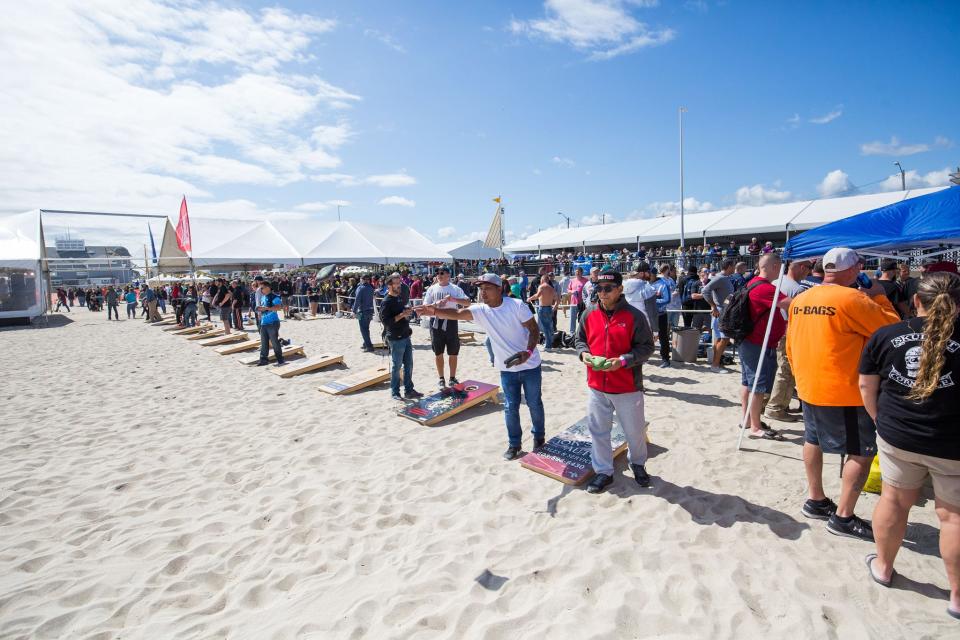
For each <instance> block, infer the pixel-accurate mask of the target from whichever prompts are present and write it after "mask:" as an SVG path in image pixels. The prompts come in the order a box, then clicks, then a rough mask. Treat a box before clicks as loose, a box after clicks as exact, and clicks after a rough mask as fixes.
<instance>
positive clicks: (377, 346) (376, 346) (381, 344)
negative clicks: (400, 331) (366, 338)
mask: <svg viewBox="0 0 960 640" xmlns="http://www.w3.org/2000/svg"><path fill="white" fill-rule="evenodd" d="M371 344H372V345H373V348H374V349H386V348H387V343H386V342H383V341H382V340H381V341H380V342H372V343H371Z"/></svg>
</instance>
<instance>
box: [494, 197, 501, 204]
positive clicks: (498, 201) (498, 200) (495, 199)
mask: <svg viewBox="0 0 960 640" xmlns="http://www.w3.org/2000/svg"><path fill="white" fill-rule="evenodd" d="M493 201H494V202H496V203H497V204H500V196H497V197H496V198H494V199H493Z"/></svg>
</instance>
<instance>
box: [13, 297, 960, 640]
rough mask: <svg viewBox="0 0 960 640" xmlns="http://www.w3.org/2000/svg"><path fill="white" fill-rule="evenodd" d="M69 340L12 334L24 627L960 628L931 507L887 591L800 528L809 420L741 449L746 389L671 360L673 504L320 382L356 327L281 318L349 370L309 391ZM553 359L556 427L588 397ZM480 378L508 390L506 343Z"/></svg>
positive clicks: (802, 632) (231, 362) (266, 375)
mask: <svg viewBox="0 0 960 640" xmlns="http://www.w3.org/2000/svg"><path fill="white" fill-rule="evenodd" d="M51 325H52V326H50V327H49V328H29V329H8V330H2V331H0V345H2V349H0V371H2V372H3V373H2V382H3V384H2V391H0V393H2V396H3V411H2V413H0V637H2V638H5V639H15V638H39V639H42V638H81V639H91V640H92V639H97V640H101V639H103V640H105V639H107V638H124V639H131V638H149V639H151V640H155V639H160V638H178V639H179V638H231V639H233V638H237V639H241V638H242V639H256V640H261V639H273V638H323V639H327V638H377V639H379V638H457V639H459V638H491V639H497V638H504V639H506V638H510V639H514V638H547V637H549V638H560V639H563V638H577V639H578V640H587V639H592V638H595V639H601V638H603V639H606V638H653V637H658V638H759V637H773V638H786V637H790V638H839V637H842V638H844V640H852V639H857V638H863V639H867V638H911V639H913V638H946V637H957V633H958V627H957V623H956V621H953V620H950V619H949V618H948V617H947V615H946V614H945V608H946V604H947V603H946V600H945V598H946V591H945V589H946V586H947V581H946V576H945V575H944V569H943V565H942V563H941V561H940V558H939V555H938V551H937V529H936V517H935V515H934V512H933V504H932V500H927V501H925V503H924V504H923V505H922V506H918V507H915V508H914V510H913V511H912V512H911V517H910V520H911V525H910V528H909V530H908V538H909V539H910V542H908V543H907V544H905V546H904V549H903V551H901V553H900V556H899V558H898V561H897V570H898V572H899V573H900V575H901V577H900V578H898V579H897V581H896V583H895V588H894V589H890V590H885V589H883V588H881V587H879V586H877V585H875V584H874V583H872V582H871V581H870V580H869V578H868V576H867V571H866V568H865V566H864V563H863V557H864V555H865V554H867V553H868V552H870V551H872V550H873V546H872V545H870V544H867V543H864V542H858V541H853V540H848V539H842V538H837V537H834V536H832V535H830V534H828V533H827V532H826V530H825V528H824V524H825V523H823V522H820V521H812V520H806V519H805V518H803V517H802V516H801V515H800V507H801V505H802V503H803V500H804V498H805V486H804V485H805V482H804V475H803V466H802V462H801V460H800V452H801V448H800V442H801V437H802V427H801V426H800V425H783V424H777V426H783V427H785V429H786V435H787V438H788V441H787V442H782V443H772V442H762V443H757V442H754V441H749V440H746V439H745V440H744V446H745V449H744V450H743V451H742V452H740V453H735V451H734V446H735V442H736V435H737V433H736V425H737V421H738V409H737V404H736V402H737V390H738V384H739V375H727V376H720V375H715V374H710V373H709V371H708V370H707V367H705V366H702V365H699V366H693V365H686V366H677V367H675V368H672V369H668V370H661V369H658V368H656V367H655V366H650V367H648V368H647V369H646V370H645V374H646V375H645V377H646V382H647V385H648V394H647V404H646V411H647V419H648V420H649V422H650V439H651V441H652V443H653V445H652V454H653V457H652V458H651V459H650V461H649V463H648V466H647V468H648V470H649V472H650V473H651V474H652V475H653V476H654V481H653V487H652V488H651V489H648V490H643V489H640V488H639V487H637V485H636V483H635V482H634V481H633V478H632V476H630V475H629V471H627V474H626V475H625V474H624V473H623V471H624V467H625V466H626V465H625V460H623V459H621V460H620V463H619V465H618V471H617V478H616V482H615V483H614V484H613V485H612V486H611V489H610V491H609V492H608V493H606V494H603V495H600V496H593V495H589V494H587V493H586V492H585V491H584V490H582V489H580V488H571V487H568V486H565V485H563V484H561V483H559V482H556V481H554V480H551V479H550V478H547V477H544V476H541V475H539V474H536V473H533V472H531V471H529V470H527V469H524V468H522V467H521V466H520V464H519V462H505V461H503V460H502V459H501V458H500V454H501V453H502V451H503V449H504V448H505V447H506V434H505V429H504V425H503V416H502V413H501V409H500V407H499V406H497V405H481V406H480V407H476V408H474V409H471V410H469V411H467V412H464V413H462V414H460V415H458V416H456V417H454V418H453V419H451V420H450V421H449V422H444V423H441V424H440V425H438V426H436V427H425V426H420V425H418V424H416V423H414V422H412V421H410V420H406V419H403V418H400V417H398V416H396V415H395V410H396V408H397V405H396V404H395V403H394V402H392V401H391V400H390V396H389V389H388V386H387V385H386V384H384V385H379V386H377V387H374V388H371V389H368V390H365V391H361V392H358V393H356V394H353V395H349V396H343V397H337V396H330V395H327V394H324V393H321V392H319V391H318V389H317V388H318V386H319V385H320V384H321V383H322V382H325V381H328V380H331V379H334V378H336V377H339V376H342V375H345V374H346V373H349V372H350V371H356V370H358V369H362V368H367V367H370V366H374V365H376V364H379V363H381V362H384V360H383V359H382V357H381V356H379V355H373V354H364V353H361V352H360V350H359V346H360V337H359V332H358V330H357V325H356V323H355V322H354V321H352V320H347V319H332V318H331V319H322V320H316V321H311V322H296V321H289V322H284V324H283V328H282V332H281V334H282V335H284V336H286V337H289V338H291V339H293V341H294V343H295V344H302V345H303V346H304V347H305V349H306V353H307V355H311V354H319V353H321V352H334V353H342V354H343V355H344V358H345V363H346V366H344V367H341V366H335V367H333V368H332V369H327V370H323V371H319V372H316V373H312V374H308V375H303V376H299V377H296V378H291V379H281V378H279V377H278V376H275V375H271V374H270V372H269V371H267V370H266V369H265V368H256V367H245V366H242V365H240V364H238V363H237V362H236V360H238V359H239V358H241V357H243V355H244V354H239V355H235V356H221V355H217V354H216V353H215V352H214V349H213V348H211V347H207V348H204V347H201V346H199V345H197V344H196V343H195V342H190V341H187V340H186V339H185V338H183V337H177V336H173V335H170V333H168V332H164V331H162V330H161V329H160V328H157V327H150V326H146V325H145V324H144V323H142V322H140V321H120V322H107V321H106V320H105V319H104V315H103V314H101V313H97V314H93V313H89V312H87V311H86V310H85V309H82V308H77V309H75V310H74V312H73V313H71V314H69V315H64V316H61V317H54V318H53V320H52V322H51ZM374 326H376V325H374ZM414 338H415V343H416V345H417V346H416V352H415V366H414V374H415V375H414V378H415V381H416V385H417V387H418V388H419V389H420V390H421V391H423V392H431V391H433V390H434V385H435V384H436V373H435V371H434V368H433V358H432V354H431V353H430V352H429V349H428V347H427V340H426V331H425V329H421V328H419V327H417V328H415V334H414ZM481 338H482V336H481ZM544 362H545V365H544V377H543V395H544V401H545V405H546V414H547V434H548V436H550V435H553V434H555V433H557V432H558V431H560V430H561V429H563V428H564V427H566V426H568V425H569V424H572V423H573V422H574V421H576V420H577V419H579V418H580V417H582V416H583V414H584V408H585V404H586V384H585V375H584V372H583V368H582V366H581V365H579V364H577V363H576V362H575V358H574V356H573V355H572V351H570V350H568V351H566V352H564V353H561V354H547V355H546V356H545V358H544ZM459 377H460V379H461V380H464V379H467V378H472V379H477V380H482V381H486V382H491V383H498V382H499V376H498V375H497V373H496V371H495V370H494V369H493V368H491V367H490V365H489V363H488V361H487V360H486V351H485V349H484V347H483V345H482V342H481V343H479V344H477V345H473V346H464V347H463V349H462V352H461V366H460V375H459ZM521 416H522V421H523V425H524V429H525V438H524V444H525V446H526V448H527V449H529V448H530V436H529V431H528V430H529V424H530V422H529V415H528V414H527V412H526V408H525V407H524V408H522V409H521ZM838 464H839V460H838V457H837V456H828V464H827V467H826V470H825V477H826V482H827V491H828V495H831V496H832V497H834V498H836V496H837V493H838V487H839V478H838V470H839V466H838ZM875 500H876V497H875V496H872V495H865V496H864V497H863V498H862V499H861V501H860V504H859V506H858V510H857V511H858V513H859V514H860V515H861V516H864V517H867V518H869V517H870V516H871V514H872V510H873V506H874V504H875Z"/></svg>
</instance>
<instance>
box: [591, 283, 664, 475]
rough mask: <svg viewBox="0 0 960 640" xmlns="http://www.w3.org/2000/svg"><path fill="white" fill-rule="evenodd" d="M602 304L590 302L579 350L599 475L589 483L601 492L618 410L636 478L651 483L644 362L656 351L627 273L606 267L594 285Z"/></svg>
mask: <svg viewBox="0 0 960 640" xmlns="http://www.w3.org/2000/svg"><path fill="white" fill-rule="evenodd" d="M595 289H596V291H597V297H598V304H596V305H590V306H589V307H587V309H586V311H584V312H583V314H582V315H581V316H580V322H579V325H578V327H577V354H578V355H579V357H580V360H581V362H583V363H584V364H585V365H587V384H588V385H589V387H590V389H589V397H588V399H587V425H588V426H589V428H590V438H591V440H592V441H593V447H592V448H591V453H590V462H591V463H592V464H593V470H594V471H595V472H596V474H597V475H596V476H595V477H594V478H593V480H591V481H590V484H589V485H587V491H588V492H590V493H600V492H602V491H603V490H604V489H606V488H607V486H608V485H609V484H610V483H611V482H613V447H612V445H611V444H610V432H611V431H612V430H613V414H614V412H616V414H617V419H618V420H619V422H620V426H621V427H622V428H623V433H624V435H625V436H626V440H627V446H628V448H629V451H628V456H629V459H630V467H631V468H632V469H633V477H634V479H635V480H636V481H637V484H639V485H640V486H641V487H648V486H650V476H649V475H647V470H646V469H645V468H644V465H645V464H646V462H647V438H646V422H645V421H644V417H643V372H642V370H641V366H642V365H643V363H644V362H646V360H647V358H649V357H650V355H651V354H652V353H653V332H652V331H651V330H650V324H649V323H648V322H647V318H646V316H645V315H643V312H642V311H640V310H639V309H637V308H636V307H634V306H632V305H630V304H629V303H627V300H626V298H625V297H624V296H623V276H622V275H621V274H620V273H619V272H617V271H614V270H606V269H605V270H603V271H601V272H600V275H599V276H598V277H597V283H596V285H595Z"/></svg>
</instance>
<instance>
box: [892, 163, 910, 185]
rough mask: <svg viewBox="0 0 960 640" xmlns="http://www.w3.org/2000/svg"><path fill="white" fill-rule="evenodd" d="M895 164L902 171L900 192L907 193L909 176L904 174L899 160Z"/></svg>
mask: <svg viewBox="0 0 960 640" xmlns="http://www.w3.org/2000/svg"><path fill="white" fill-rule="evenodd" d="M893 164H895V165H897V168H898V169H900V190H901V191H906V190H907V174H906V173H904V171H903V167H901V166H900V161H899V160H897V161H896V162H894V163H893Z"/></svg>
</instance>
